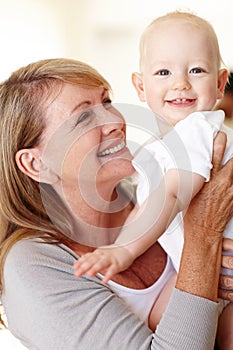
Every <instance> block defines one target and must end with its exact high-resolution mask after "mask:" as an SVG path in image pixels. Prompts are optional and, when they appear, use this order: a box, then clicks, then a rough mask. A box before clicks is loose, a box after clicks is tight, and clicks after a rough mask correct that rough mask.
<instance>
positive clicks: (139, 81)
mask: <svg viewBox="0 0 233 350" xmlns="http://www.w3.org/2000/svg"><path fill="white" fill-rule="evenodd" d="M132 83H133V86H134V87H135V89H136V91H137V94H138V97H139V99H140V101H142V102H146V97H145V91H144V86H143V77H142V74H141V73H137V72H134V73H133V74H132Z"/></svg>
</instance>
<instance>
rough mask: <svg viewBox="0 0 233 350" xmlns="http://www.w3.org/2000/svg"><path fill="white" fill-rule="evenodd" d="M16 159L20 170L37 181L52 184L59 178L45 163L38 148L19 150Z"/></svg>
mask: <svg viewBox="0 0 233 350" xmlns="http://www.w3.org/2000/svg"><path fill="white" fill-rule="evenodd" d="M15 161H16V164H17V166H18V168H19V170H21V171H22V172H23V173H24V174H25V175H27V176H29V177H30V178H31V179H33V180H35V181H37V182H44V183H48V184H52V183H55V182H56V181H57V180H58V176H57V175H55V174H54V173H53V172H52V171H51V170H50V169H49V168H48V167H47V166H45V165H44V164H43V162H42V160H41V158H40V156H39V154H38V152H37V151H36V149H33V148H30V149H27V148H25V149H21V150H19V151H18V152H17V153H16V156H15Z"/></svg>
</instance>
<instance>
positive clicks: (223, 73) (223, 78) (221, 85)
mask: <svg viewBox="0 0 233 350" xmlns="http://www.w3.org/2000/svg"><path fill="white" fill-rule="evenodd" d="M227 79H228V71H227V69H225V68H223V69H220V70H219V73H218V91H217V99H221V98H222V97H223V95H224V90H225V86H226V83H227Z"/></svg>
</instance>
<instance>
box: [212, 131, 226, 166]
mask: <svg viewBox="0 0 233 350" xmlns="http://www.w3.org/2000/svg"><path fill="white" fill-rule="evenodd" d="M226 142H227V137H226V134H225V133H224V132H222V131H220V132H218V134H217V136H216V137H215V139H214V147H213V156H212V163H213V169H212V172H215V171H218V170H220V169H221V167H222V160H223V156H224V152H225V148H226Z"/></svg>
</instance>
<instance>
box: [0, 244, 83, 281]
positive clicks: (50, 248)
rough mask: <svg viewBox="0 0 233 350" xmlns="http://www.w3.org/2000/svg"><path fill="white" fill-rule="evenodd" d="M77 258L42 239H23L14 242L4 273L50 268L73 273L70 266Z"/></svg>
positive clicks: (69, 250) (59, 245)
mask: <svg viewBox="0 0 233 350" xmlns="http://www.w3.org/2000/svg"><path fill="white" fill-rule="evenodd" d="M77 258H78V256H77V255H76V254H75V253H74V252H73V251H72V250H71V249H69V248H68V247H66V246H65V245H63V244H57V243H49V242H46V241H44V240H42V239H39V238H38V239H32V238H29V239H23V240H20V241H18V242H16V243H15V244H14V245H13V246H12V247H11V249H10V251H9V252H8V254H7V257H6V261H5V264H4V272H5V274H6V272H7V273H8V274H10V273H13V274H16V273H23V274H24V275H26V273H27V272H28V273H29V274H30V273H32V272H33V271H37V272H38V271H39V270H41V269H42V268H43V269H49V268H52V269H53V270H57V271H58V270H63V271H67V272H69V273H71V272H72V273H73V270H72V265H73V264H74V262H75V261H76V259H77Z"/></svg>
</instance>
